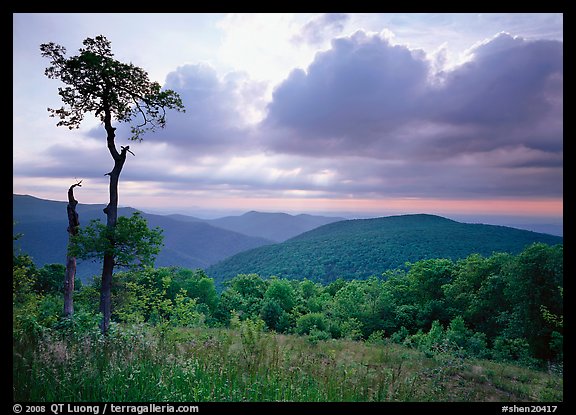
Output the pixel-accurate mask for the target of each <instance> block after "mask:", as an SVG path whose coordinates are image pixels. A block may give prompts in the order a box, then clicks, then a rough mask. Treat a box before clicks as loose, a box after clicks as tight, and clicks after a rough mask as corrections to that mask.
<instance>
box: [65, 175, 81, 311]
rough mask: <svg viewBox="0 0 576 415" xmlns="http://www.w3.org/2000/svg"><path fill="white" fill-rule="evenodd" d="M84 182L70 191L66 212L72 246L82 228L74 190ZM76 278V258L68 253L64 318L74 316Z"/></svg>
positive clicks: (71, 187)
mask: <svg viewBox="0 0 576 415" xmlns="http://www.w3.org/2000/svg"><path fill="white" fill-rule="evenodd" d="M81 183H82V180H80V181H79V182H78V183H75V184H73V185H72V186H70V188H69V189H68V205H66V212H67V213H68V229H67V231H68V245H70V243H71V241H72V238H73V237H74V236H75V235H76V234H77V233H78V228H79V227H80V220H79V218H78V212H76V205H78V201H77V200H76V199H74V188H75V187H82V184H81ZM75 277H76V257H75V256H72V255H70V254H69V253H67V255H66V274H65V276H64V316H65V317H70V316H71V315H72V314H74V278H75Z"/></svg>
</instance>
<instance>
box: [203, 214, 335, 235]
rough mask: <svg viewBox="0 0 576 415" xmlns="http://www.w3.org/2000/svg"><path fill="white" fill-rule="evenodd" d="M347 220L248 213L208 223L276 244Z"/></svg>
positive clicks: (303, 215) (212, 220) (302, 215)
mask: <svg viewBox="0 0 576 415" xmlns="http://www.w3.org/2000/svg"><path fill="white" fill-rule="evenodd" d="M342 220H345V219H344V218H338V217H327V216H315V215H306V214H301V215H289V214H287V213H264V212H254V211H252V212H247V213H245V214H243V215H241V216H226V217H223V218H218V219H211V220H209V221H207V222H208V223H210V224H211V225H214V226H218V227H220V228H223V229H228V230H231V231H235V232H240V233H243V234H244V235H250V236H256V237H260V238H265V239H269V240H272V241H275V242H283V241H285V240H287V239H290V238H292V237H294V236H296V235H299V234H301V233H303V232H307V231H309V230H312V229H314V228H317V227H319V226H322V225H326V224H328V223H332V222H337V221H342Z"/></svg>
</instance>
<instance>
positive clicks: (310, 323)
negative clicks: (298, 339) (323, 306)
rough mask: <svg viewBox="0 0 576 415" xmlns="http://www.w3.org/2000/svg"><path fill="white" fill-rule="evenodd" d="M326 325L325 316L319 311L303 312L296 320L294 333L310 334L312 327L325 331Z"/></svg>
mask: <svg viewBox="0 0 576 415" xmlns="http://www.w3.org/2000/svg"><path fill="white" fill-rule="evenodd" d="M327 327H328V325H327V324H326V320H325V317H324V315H323V314H321V313H310V314H305V315H303V316H301V317H299V318H298V320H296V333H298V334H310V331H311V330H312V329H313V328H316V329H317V330H320V331H325V330H326V328H327Z"/></svg>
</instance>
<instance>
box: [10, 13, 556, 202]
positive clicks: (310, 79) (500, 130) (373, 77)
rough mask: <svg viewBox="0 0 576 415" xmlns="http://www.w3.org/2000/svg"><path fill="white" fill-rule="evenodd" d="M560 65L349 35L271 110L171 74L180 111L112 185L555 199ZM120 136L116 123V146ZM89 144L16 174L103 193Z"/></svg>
mask: <svg viewBox="0 0 576 415" xmlns="http://www.w3.org/2000/svg"><path fill="white" fill-rule="evenodd" d="M346 22H347V17H346V16H345V15H322V16H320V17H318V18H317V19H315V20H313V21H310V22H309V23H308V24H306V25H305V26H304V27H303V28H302V30H301V32H300V34H299V35H300V36H302V39H304V38H306V41H307V42H308V43H314V42H316V41H320V40H321V39H322V38H323V37H325V36H333V35H334V33H337V32H338V33H339V32H341V31H342V30H343V29H342V28H343V27H344V25H345V24H346ZM562 61H563V52H562V43H561V42H558V41H543V40H537V41H527V40H525V39H523V38H519V37H513V36H511V35H509V34H506V33H500V34H498V35H497V36H495V37H493V38H491V39H488V40H486V41H484V42H481V43H478V44H476V45H474V46H473V47H472V48H470V50H469V51H468V59H467V61H466V62H465V63H464V64H461V65H458V66H451V67H450V68H446V67H444V68H443V67H442V64H443V60H442V55H441V54H439V55H437V56H432V55H427V54H425V53H424V52H423V51H422V50H415V49H410V48H409V47H407V46H404V45H400V44H393V43H391V41H390V40H389V38H388V37H384V36H382V35H376V34H367V33H365V32H363V31H358V32H356V33H355V34H353V35H351V36H348V37H341V38H336V39H333V40H332V42H331V47H330V48H329V49H327V50H325V51H323V52H319V53H317V54H316V56H315V58H314V60H313V61H312V63H311V64H310V65H309V66H307V67H306V69H294V70H292V72H291V73H290V75H289V76H288V77H287V78H286V79H284V81H283V82H281V83H280V84H278V85H277V87H276V88H275V90H274V92H273V94H272V97H271V99H270V98H267V88H268V85H267V84H266V83H265V82H261V81H255V80H254V79H252V78H250V77H249V76H248V75H247V74H246V73H243V72H230V73H228V74H219V73H217V71H216V70H215V69H214V68H212V67H211V66H210V65H208V64H194V65H192V64H190V65H184V66H180V67H178V68H177V69H176V70H174V71H173V72H171V73H170V74H169V75H168V76H167V78H166V82H165V84H164V87H165V88H170V89H174V90H176V91H177V92H178V93H179V94H180V95H181V97H182V99H183V103H184V105H185V107H186V112H185V113H176V112H170V113H169V114H167V126H166V128H165V129H163V130H160V131H158V132H156V133H154V134H151V135H147V136H145V137H144V141H143V142H142V143H135V144H134V146H133V147H131V149H133V150H134V152H135V153H136V157H134V158H133V157H130V159H129V162H128V164H127V168H126V169H124V171H123V173H122V180H123V181H124V182H132V183H138V182H140V183H142V182H146V183H154V184H155V185H158V189H160V190H158V191H164V190H166V189H175V191H176V190H177V189H179V190H181V191H187V190H188V191H191V190H190V189H193V191H195V192H202V191H206V192H228V193H232V194H240V193H242V192H245V193H244V194H249V195H253V196H255V197H256V196H258V197H268V196H276V197H279V195H280V197H281V196H282V195H286V196H290V195H299V196H302V197H322V198H348V199H351V198H389V197H406V196H410V197H447V198H458V197H462V198H464V197H470V198H474V197H494V196H502V197H513V196H526V197H529V196H546V197H554V196H556V197H557V196H561V195H562V186H563V180H562V166H563V140H562V138H563V67H562ZM268 99H270V100H269V101H268ZM123 128H124V130H123ZM127 135H128V132H127V127H126V126H123V127H122V126H119V128H118V130H117V137H118V140H117V143H118V144H119V145H120V144H121V145H125V143H126V142H125V141H124V140H125V139H124V137H125V136H127ZM90 137H93V138H94V140H91V139H87V141H86V142H85V143H84V144H86V145H85V146H84V149H89V150H90V151H82V152H79V151H77V150H78V145H80V143H78V142H74V143H69V144H66V143H60V144H58V145H54V146H52V147H51V148H49V149H48V150H47V151H46V152H45V154H44V156H45V157H44V158H43V160H42V161H41V163H40V162H39V161H38V160H33V159H30V160H28V161H27V162H26V161H23V163H20V164H19V165H18V171H17V170H15V173H19V172H20V171H22V172H26V173H25V174H27V175H29V176H33V175H34V174H50V175H51V176H52V177H64V178H68V177H76V176H80V177H98V178H99V180H100V181H102V182H104V180H106V178H105V177H104V176H103V173H105V172H106V171H108V170H109V168H110V166H111V162H110V157H109V154H108V153H107V150H106V148H105V142H104V136H103V131H102V127H101V126H99V127H97V128H95V129H94V130H92V131H91V132H90ZM96 154H97V156H96ZM70 166H74V168H73V169H72V168H70ZM149 187H150V189H152V187H153V186H152V185H151V186H149ZM162 189H164V190H162ZM150 191H151V190H150Z"/></svg>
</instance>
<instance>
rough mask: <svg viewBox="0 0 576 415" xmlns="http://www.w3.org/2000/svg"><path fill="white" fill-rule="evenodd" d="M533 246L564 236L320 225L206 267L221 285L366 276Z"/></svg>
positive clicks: (418, 225) (449, 226)
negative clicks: (251, 279)
mask: <svg viewBox="0 0 576 415" xmlns="http://www.w3.org/2000/svg"><path fill="white" fill-rule="evenodd" d="M533 242H544V243H546V244H550V245H553V244H561V243H563V238H562V237H559V236H553V235H548V234H543V233H536V232H532V231H527V230H521V229H516V228H511V227H506V226H499V225H484V224H470V223H461V222H457V221H454V220H451V219H447V218H444V217H441V216H435V215H425V214H416V215H399V216H388V217H381V218H373V219H355V220H346V221H340V222H335V223H331V224H328V225H324V226H321V227H319V228H316V229H314V230H311V231H309V232H306V233H303V234H301V235H299V236H296V237H294V238H291V239H289V240H287V241H285V242H283V243H279V244H274V245H267V246H262V247H259V248H255V249H252V250H249V251H246V252H242V253H239V254H236V255H234V256H232V257H230V258H227V259H225V260H223V261H221V262H219V263H217V264H215V265H212V266H210V267H208V268H207V269H206V272H207V274H208V275H209V276H210V277H212V278H214V279H215V281H216V282H217V284H219V285H220V284H221V283H222V282H223V281H226V280H228V279H230V278H233V277H234V276H236V275H237V274H249V273H256V274H259V275H260V276H263V277H268V276H271V275H276V276H278V277H284V278H296V279H300V278H309V279H311V280H315V281H320V282H324V283H326V282H330V281H333V280H334V279H336V278H338V277H342V278H345V279H353V278H366V277H368V276H370V275H380V274H382V273H383V272H384V271H386V270H389V269H396V268H398V267H401V266H403V265H404V264H405V263H406V262H407V261H409V262H416V261H418V260H421V259H430V258H450V259H453V260H456V259H459V258H465V257H466V256H468V255H470V254H472V253H479V254H481V255H484V256H489V255H491V254H492V253H494V252H509V253H513V254H516V253H519V252H521V251H522V250H523V249H524V248H525V247H526V246H527V245H529V244H531V243H533Z"/></svg>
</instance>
